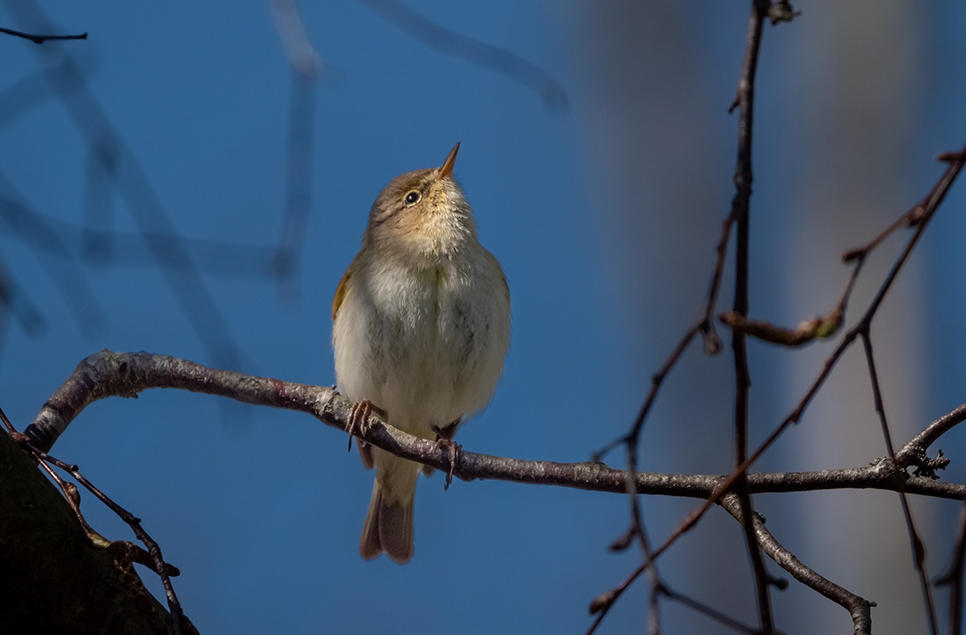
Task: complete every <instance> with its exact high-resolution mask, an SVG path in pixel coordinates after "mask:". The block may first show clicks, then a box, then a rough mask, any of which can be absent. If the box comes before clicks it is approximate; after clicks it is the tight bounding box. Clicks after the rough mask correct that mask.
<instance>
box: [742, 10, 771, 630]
mask: <svg viewBox="0 0 966 635" xmlns="http://www.w3.org/2000/svg"><path fill="white" fill-rule="evenodd" d="M770 4H771V3H770V2H764V3H762V2H757V1H755V2H752V7H751V17H750V18H749V20H748V45H747V47H746V49H745V60H744V63H743V64H742V69H741V79H740V81H739V82H738V163H737V165H736V166H735V176H734V182H735V195H734V198H732V202H731V215H732V216H733V217H734V219H735V227H736V232H735V301H734V309H733V311H734V314H735V315H737V316H740V317H741V318H746V317H747V315H748V253H749V236H748V234H749V228H750V218H749V216H750V206H751V184H752V182H753V180H754V177H753V173H752V167H751V149H752V136H753V134H752V133H753V131H754V111H755V108H754V107H755V75H756V70H757V68H758V54H759V51H760V50H761V36H762V26H763V24H764V16H765V13H766V12H767V10H768V7H769V5H770ZM731 349H732V352H733V354H734V365H735V440H734V444H735V445H734V452H735V464H736V465H740V464H741V463H743V462H744V460H745V459H746V458H747V455H748V400H749V391H750V389H751V375H750V372H749V369H748V352H747V346H746V342H745V334H744V333H743V332H741V331H738V330H733V331H732V333H731ZM734 491H735V493H736V494H737V497H738V501H739V503H740V506H741V515H742V523H741V524H742V527H743V528H744V530H745V531H744V534H745V543H746V545H747V548H748V557H749V558H750V560H751V568H752V571H753V572H754V575H755V590H756V599H757V604H758V618H759V620H760V624H761V630H762V632H763V633H766V634H769V635H770V634H771V633H773V632H774V630H775V624H774V620H773V618H772V611H771V595H770V593H769V587H770V584H769V582H770V577H769V575H768V569H767V568H766V566H765V562H764V560H763V558H762V555H761V549H760V548H759V546H758V540H757V539H756V537H755V532H754V527H753V523H752V517H753V516H754V513H755V511H754V507H753V505H752V501H751V494H749V493H748V478H747V476H746V475H745V474H744V473H743V472H742V473H741V475H740V476H739V477H738V479H737V480H736V481H735V488H734Z"/></svg>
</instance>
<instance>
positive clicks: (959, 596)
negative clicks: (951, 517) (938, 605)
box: [935, 502, 966, 635]
mask: <svg viewBox="0 0 966 635" xmlns="http://www.w3.org/2000/svg"><path fill="white" fill-rule="evenodd" d="M964 561H966V502H964V503H963V504H962V505H961V506H960V508H959V529H958V530H957V532H956V545H955V546H954V547H953V555H952V558H951V559H950V562H949V566H948V567H946V571H945V572H944V573H943V574H942V575H940V576H939V578H938V579H937V580H936V583H935V584H936V586H948V587H949V626H948V627H947V633H948V635H960V633H962V632H963V570H964V568H966V567H964Z"/></svg>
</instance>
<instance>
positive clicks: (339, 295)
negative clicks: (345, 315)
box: [332, 269, 350, 322]
mask: <svg viewBox="0 0 966 635" xmlns="http://www.w3.org/2000/svg"><path fill="white" fill-rule="evenodd" d="M349 271H350V269H346V272H345V273H344V274H342V279H341V280H339V286H337V287H336V288H335V297H333V298H332V321H333V322H335V316H336V315H337V314H338V313H339V307H341V306H342V301H343V300H345V294H346V292H347V291H348V290H349Z"/></svg>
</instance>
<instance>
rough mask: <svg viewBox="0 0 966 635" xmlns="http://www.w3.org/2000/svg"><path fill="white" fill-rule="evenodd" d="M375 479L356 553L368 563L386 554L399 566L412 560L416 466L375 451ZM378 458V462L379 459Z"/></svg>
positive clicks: (377, 450) (376, 449)
mask: <svg viewBox="0 0 966 635" xmlns="http://www.w3.org/2000/svg"><path fill="white" fill-rule="evenodd" d="M374 450H375V451H376V452H377V453H378V454H379V455H381V456H377V458H376V480H375V483H374V484H373V486H372V500H371V501H370V502H369V514H368V515H367V516H366V523H365V525H364V526H363V528H362V540H361V541H360V542H359V553H360V554H362V557H363V558H365V559H366V560H371V559H372V558H375V557H376V556H378V555H379V554H381V553H383V552H385V553H386V555H388V556H389V557H390V558H392V559H393V560H395V561H396V562H398V563H399V564H405V563H406V562H409V559H410V558H412V557H413V544H414V543H413V501H414V499H415V496H416V476H417V474H418V466H417V465H416V464H415V463H413V462H412V461H407V460H405V459H400V458H398V457H395V456H392V455H391V454H389V453H383V452H382V451H380V450H379V449H378V448H374ZM380 459H381V460H380Z"/></svg>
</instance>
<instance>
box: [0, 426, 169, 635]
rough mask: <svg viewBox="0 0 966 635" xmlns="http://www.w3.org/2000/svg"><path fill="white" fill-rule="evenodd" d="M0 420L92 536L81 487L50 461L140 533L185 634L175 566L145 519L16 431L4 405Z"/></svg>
mask: <svg viewBox="0 0 966 635" xmlns="http://www.w3.org/2000/svg"><path fill="white" fill-rule="evenodd" d="M0 419H2V420H3V424H4V426H6V428H7V431H8V433H9V434H11V436H14V435H16V436H18V437H20V440H22V441H24V442H23V443H21V447H24V448H25V449H26V450H27V451H28V452H30V454H31V455H32V456H33V457H34V459H35V460H36V461H37V462H38V463H39V464H40V465H41V466H42V467H43V468H44V470H45V471H46V472H47V474H49V475H50V476H51V477H52V478H53V479H54V481H56V482H57V484H58V485H60V486H61V489H62V490H63V491H64V497H65V498H66V499H67V502H68V504H69V505H70V507H71V509H73V510H74V513H75V514H76V516H77V518H78V520H79V521H80V523H81V527H82V528H83V529H84V531H85V532H86V533H87V536H88V537H89V538H90V537H93V536H96V535H97V534H96V532H95V531H94V530H93V529H92V528H91V526H90V525H89V524H87V521H86V520H85V519H84V516H83V515H82V514H81V511H80V495H79V494H78V492H77V488H76V487H75V486H74V485H73V484H72V483H65V482H64V481H63V480H62V479H61V478H60V477H59V476H57V474H56V473H55V472H54V471H53V470H52V469H50V466H48V465H47V464H48V463H52V464H54V465H56V466H57V467H59V468H60V469H62V470H64V471H65V472H67V473H68V474H70V475H71V476H73V477H74V479H75V480H76V481H77V482H78V483H80V484H81V485H83V486H84V487H86V488H87V490H88V491H89V492H91V493H92V494H94V496H96V497H97V499H98V500H100V501H101V502H102V503H104V504H105V505H107V506H108V507H109V508H110V509H111V511H113V512H114V513H115V514H117V516H118V517H119V518H120V519H121V520H123V521H124V522H125V523H127V524H128V526H129V527H130V528H131V530H132V531H133V532H134V535H135V536H137V538H138V540H140V541H141V542H142V543H144V546H145V547H147V549H148V553H149V554H150V555H151V558H152V560H153V565H154V570H155V572H156V573H157V574H158V576H159V577H160V578H161V584H162V586H163V587H164V593H165V596H166V598H167V600H168V609H169V610H170V611H171V621H172V632H173V633H174V635H181V621H182V619H183V618H184V611H182V610H181V603H180V602H179V601H178V596H177V595H176V594H175V592H174V586H173V585H172V584H171V578H170V576H169V574H170V573H172V569H173V568H172V567H171V565H169V564H168V563H166V562H165V561H164V557H163V556H162V555H161V547H160V546H158V543H157V542H155V541H154V539H153V538H151V536H149V535H148V532H146V531H144V528H143V527H141V519H140V518H138V517H136V516H135V515H134V514H132V513H131V512H129V511H127V510H126V509H124V508H123V507H121V506H120V505H118V504H117V503H115V502H114V501H113V500H111V498H110V497H108V496H107V495H106V494H105V493H104V492H102V491H101V490H99V489H98V488H97V487H95V486H94V484H93V483H91V482H90V481H89V480H87V477H85V476H84V475H83V474H81V472H80V470H79V468H78V467H77V466H76V465H73V464H70V463H65V462H64V461H61V460H59V459H56V458H54V457H52V456H50V455H49V454H47V453H46V452H44V451H42V450H40V449H38V448H37V447H35V446H33V445H31V444H30V437H28V436H27V435H23V434H19V433H18V432H17V431H16V429H15V428H14V426H13V424H12V423H11V422H10V420H9V419H8V418H7V415H6V413H4V412H3V409H2V408H0ZM173 571H177V569H176V568H174V569H173ZM175 575H176V574H175Z"/></svg>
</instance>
